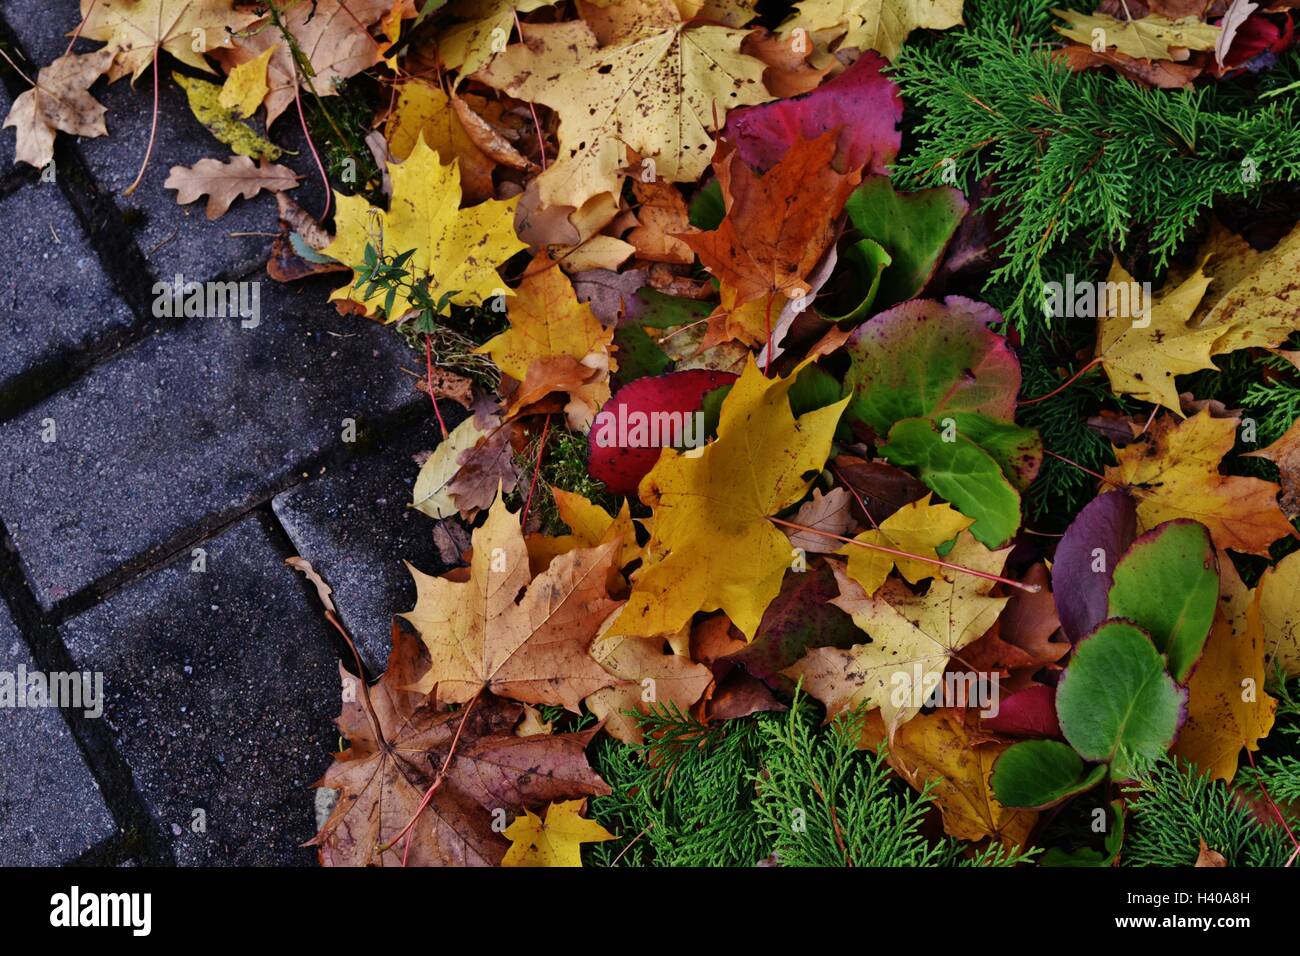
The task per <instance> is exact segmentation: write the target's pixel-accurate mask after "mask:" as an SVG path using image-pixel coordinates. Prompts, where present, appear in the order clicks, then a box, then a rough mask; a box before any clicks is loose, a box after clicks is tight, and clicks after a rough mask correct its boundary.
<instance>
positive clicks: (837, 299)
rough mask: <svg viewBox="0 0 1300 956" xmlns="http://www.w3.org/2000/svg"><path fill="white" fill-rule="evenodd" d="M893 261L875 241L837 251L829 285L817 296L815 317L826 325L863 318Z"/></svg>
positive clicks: (856, 243) (869, 309)
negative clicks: (826, 323)
mask: <svg viewBox="0 0 1300 956" xmlns="http://www.w3.org/2000/svg"><path fill="white" fill-rule="evenodd" d="M891 261H892V260H891V259H890V258H889V253H888V252H886V251H885V247H884V246H882V245H880V243H878V242H876V241H875V240H874V239H859V240H858V241H857V242H855V243H852V244H850V245H847V246H844V247H843V248H842V249H841V250H840V260H839V263H838V264H837V265H836V267H835V271H834V272H833V273H832V274H831V278H830V281H829V282H827V284H826V285H825V286H823V287H822V289H821V291H820V292H819V293H818V294H817V299H818V302H817V313H818V314H819V315H820V316H821V317H822V318H824V319H825V320H826V321H827V322H856V321H857V320H859V319H863V318H866V316H867V315H868V314H869V313H870V312H871V306H872V305H873V304H874V303H875V301H876V293H877V292H878V291H879V289H880V278H881V276H883V275H884V273H885V268H886V267H887V266H888V265H889V263H890V262H891Z"/></svg>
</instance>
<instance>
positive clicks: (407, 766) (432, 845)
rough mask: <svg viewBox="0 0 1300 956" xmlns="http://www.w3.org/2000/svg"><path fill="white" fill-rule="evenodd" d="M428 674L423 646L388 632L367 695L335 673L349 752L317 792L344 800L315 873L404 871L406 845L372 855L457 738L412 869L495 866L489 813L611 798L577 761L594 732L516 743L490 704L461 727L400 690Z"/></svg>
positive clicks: (513, 710) (328, 826)
mask: <svg viewBox="0 0 1300 956" xmlns="http://www.w3.org/2000/svg"><path fill="white" fill-rule="evenodd" d="M425 663H427V662H423V661H422V660H421V648H420V642H419V641H418V640H416V639H415V637H413V636H412V635H410V634H408V633H407V632H405V631H404V630H403V629H402V628H400V627H396V626H395V627H394V629H393V650H392V654H391V656H390V657H389V663H388V670H387V671H385V673H384V676H383V677H382V678H380V680H379V683H378V684H376V685H375V686H374V687H373V688H370V689H369V690H367V689H365V688H362V689H361V691H360V692H357V690H356V688H357V679H356V678H355V677H353V676H352V675H350V674H348V673H347V672H346V671H344V670H343V669H342V668H340V676H341V677H342V679H343V683H344V688H345V694H344V703H343V708H342V712H341V713H340V715H339V718H338V720H337V721H336V723H337V724H338V728H339V730H340V731H341V732H342V734H343V735H344V736H345V737H347V739H348V741H349V744H350V746H349V747H348V748H347V749H346V750H343V751H342V752H340V753H337V754H335V755H334V763H333V764H332V765H331V766H330V768H329V769H328V770H327V771H326V773H325V776H324V777H322V778H321V780H320V781H319V782H318V783H317V784H316V785H317V786H321V787H333V788H335V789H338V790H339V791H340V794H339V800H338V803H337V804H336V805H335V807H334V811H333V813H331V814H330V817H329V819H328V820H327V821H326V823H325V825H324V826H323V827H322V828H321V831H320V833H318V834H317V835H316V837H315V838H314V839H312V840H311V841H310V842H311V844H312V845H314V846H316V847H317V848H318V852H319V856H320V862H321V863H322V865H325V866H385V865H388V866H399V865H401V863H402V859H403V852H404V850H405V846H404V844H403V843H401V842H399V843H397V845H396V846H394V847H393V848H392V849H391V850H389V851H387V852H380V847H382V846H383V845H385V844H387V843H389V842H391V841H392V840H393V839H394V838H395V837H396V836H397V835H398V833H400V832H401V831H402V829H403V828H404V827H405V826H406V825H407V823H408V822H409V821H410V820H411V819H412V818H413V817H414V815H415V813H416V811H417V809H418V808H419V806H420V802H421V800H422V799H423V797H424V795H425V792H426V791H427V790H428V789H429V787H430V786H431V785H432V783H433V781H434V779H435V776H436V774H437V771H438V770H439V769H440V768H441V767H442V765H443V763H444V762H445V761H446V753H447V749H448V748H449V747H450V746H451V744H452V741H453V740H454V739H455V738H456V736H457V732H458V730H459V731H460V739H459V740H458V741H457V743H456V752H455V756H454V757H453V759H452V760H451V762H450V763H449V764H448V765H447V775H446V777H445V778H444V779H443V782H442V784H441V785H440V786H439V788H438V790H437V791H435V792H434V794H433V795H432V797H431V798H430V800H429V804H428V806H427V807H426V808H425V809H424V811H423V815H422V816H421V817H420V824H419V825H418V826H416V827H414V828H413V829H412V830H411V836H410V841H411V845H410V851H409V858H408V860H407V862H408V863H409V864H410V865H413V866H495V865H497V864H498V863H499V862H500V861H501V859H502V857H503V856H504V855H505V853H506V850H507V844H506V841H505V840H504V839H502V837H501V835H500V834H499V833H498V832H496V830H495V829H494V828H493V826H492V823H493V811H495V810H498V809H504V810H507V811H513V812H519V811H522V810H523V809H524V807H525V806H526V805H535V804H538V803H543V802H546V801H548V800H555V799H563V798H566V797H582V796H587V795H598V794H607V793H609V788H608V787H607V786H605V784H604V782H603V781H602V780H601V779H600V777H599V776H598V775H597V774H596V773H595V772H594V771H593V770H592V769H591V768H590V766H588V764H587V760H586V756H585V754H584V750H585V748H586V746H587V744H588V743H589V742H590V740H591V737H592V735H593V732H592V731H587V732H585V733H579V734H556V735H552V736H546V737H528V738H522V737H517V736H515V735H514V734H513V733H512V728H513V727H514V726H515V724H516V723H518V721H519V718H520V716H521V715H522V708H521V707H520V706H519V705H518V704H512V703H508V702H506V701H501V700H497V699H495V698H487V699H484V700H482V701H479V702H477V704H476V705H475V707H474V710H472V711H470V712H469V714H468V716H467V715H465V714H463V713H462V712H459V711H450V712H439V711H437V710H436V709H434V707H433V706H432V704H431V702H430V701H429V700H427V699H426V698H425V696H424V695H423V694H419V693H415V692H412V691H410V690H408V689H407V687H408V685H409V684H410V683H412V682H413V681H414V680H415V679H416V677H417V676H418V674H419V672H420V670H421V669H422V667H423V666H424V664H425ZM349 688H350V689H351V692H350V693H349V692H347V691H348V689H349ZM462 721H463V723H464V727H463V729H462V728H461V724H462Z"/></svg>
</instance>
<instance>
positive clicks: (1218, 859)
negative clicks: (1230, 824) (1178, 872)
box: [1192, 837, 1228, 867]
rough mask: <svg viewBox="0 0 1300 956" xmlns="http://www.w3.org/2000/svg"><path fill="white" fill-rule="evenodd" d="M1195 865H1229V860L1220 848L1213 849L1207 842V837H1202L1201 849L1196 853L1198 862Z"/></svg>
mask: <svg viewBox="0 0 1300 956" xmlns="http://www.w3.org/2000/svg"><path fill="white" fill-rule="evenodd" d="M1192 865H1193V866H1214V867H1219V866H1227V865H1228V860H1227V857H1225V856H1224V855H1223V854H1222V853H1220V852H1219V851H1218V850H1211V849H1210V848H1209V846H1208V845H1207V844H1206V842H1205V837H1201V849H1200V852H1199V853H1197V854H1196V862H1195V863H1193V864H1192Z"/></svg>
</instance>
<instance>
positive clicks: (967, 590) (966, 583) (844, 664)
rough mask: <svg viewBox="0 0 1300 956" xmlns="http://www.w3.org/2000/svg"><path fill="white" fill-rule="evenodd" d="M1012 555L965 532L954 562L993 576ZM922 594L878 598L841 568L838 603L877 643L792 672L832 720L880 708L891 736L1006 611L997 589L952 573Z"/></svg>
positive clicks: (821, 651)
mask: <svg viewBox="0 0 1300 956" xmlns="http://www.w3.org/2000/svg"><path fill="white" fill-rule="evenodd" d="M1008 553H1010V552H1009V550H1002V551H989V550H988V549H986V548H984V547H983V546H982V545H980V544H979V543H978V542H976V541H975V540H974V539H973V538H971V537H970V535H969V533H967V532H963V533H962V534H961V536H960V537H959V538H958V539H957V544H956V545H955V546H954V547H953V548H952V550H951V551H950V552H949V554H948V560H950V561H951V562H953V563H954V564H959V565H961V566H963V567H967V568H973V569H975V570H977V571H983V572H986V573H989V574H997V573H998V572H999V571H1001V570H1002V565H1003V563H1004V562H1005V561H1006V557H1007V554H1008ZM944 573H945V574H950V575H951V576H952V579H951V580H949V579H947V578H943V577H939V578H936V579H935V580H934V581H933V582H932V583H931V584H930V588H929V590H928V591H926V593H925V594H923V595H916V594H912V593H911V592H910V591H907V590H906V589H905V588H903V587H901V586H899V587H896V588H885V589H884V590H882V591H881V593H880V594H879V595H877V596H875V597H872V596H871V595H869V594H867V593H866V592H865V591H864V590H863V589H862V587H861V585H859V584H858V583H857V582H856V581H854V580H853V579H851V578H849V577H848V576H846V575H845V574H844V573H842V572H841V571H840V570H839V569H838V568H836V569H835V574H836V578H837V579H838V581H839V586H840V596H839V597H838V598H836V599H835V601H834V602H832V603H834V604H835V605H836V606H837V607H839V608H840V609H842V610H844V611H846V612H847V613H848V614H850V615H852V617H853V623H854V624H856V625H857V626H858V627H859V628H860V629H861V630H863V631H865V632H866V633H867V634H869V635H870V637H871V641H870V643H866V644H857V645H854V646H853V647H851V648H849V649H847V650H841V649H839V648H826V647H823V648H817V649H815V650H812V651H810V652H809V653H808V655H807V656H806V657H804V658H803V659H802V660H800V661H799V662H798V663H796V664H795V665H794V666H792V667H790V668H789V669H787V670H786V672H785V673H786V674H787V675H789V676H790V677H792V678H795V679H798V678H803V682H804V687H805V688H806V689H807V690H808V693H810V694H812V695H813V696H814V697H816V698H817V699H818V700H820V701H821V702H822V703H823V704H825V705H826V714H827V717H828V718H829V717H834V716H836V715H837V714H840V713H842V712H844V711H846V710H852V709H853V708H854V707H858V706H866V707H879V708H880V714H881V717H882V718H883V720H884V721H885V726H886V728H888V730H889V732H890V734H891V735H892V734H893V733H894V732H895V731H897V729H898V728H899V727H900V726H901V725H902V724H904V723H906V722H907V721H908V720H910V719H912V717H914V716H915V715H916V714H917V713H919V712H920V710H921V706H922V704H923V703H924V701H925V699H926V698H928V697H929V696H930V693H929V692H930V689H931V686H932V684H933V682H935V681H936V679H937V678H938V677H939V675H942V674H943V672H944V670H946V669H947V667H948V663H949V661H951V660H953V659H955V658H957V659H959V658H960V655H959V654H958V653H957V652H958V651H960V650H961V649H962V648H964V647H965V646H966V645H968V644H970V643H972V642H973V641H975V640H976V639H978V638H979V637H980V636H981V635H983V634H984V633H985V632H986V631H987V630H988V629H989V628H990V627H992V626H993V622H994V621H996V620H997V618H998V615H999V614H1000V613H1002V608H1003V607H1005V606H1006V603H1007V599H1006V598H1004V597H992V596H990V594H989V591H990V590H991V589H992V587H993V582H992V581H989V580H986V579H984V578H978V577H975V576H973V575H969V574H962V573H959V572H952V571H945V572H944Z"/></svg>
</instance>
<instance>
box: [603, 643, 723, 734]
mask: <svg viewBox="0 0 1300 956" xmlns="http://www.w3.org/2000/svg"><path fill="white" fill-rule="evenodd" d="M591 656H592V657H594V658H595V659H596V660H598V661H599V662H600V665H601V666H602V667H604V668H605V670H607V671H609V672H610V673H611V674H613V675H614V676H615V677H617V678H619V683H617V684H615V685H614V686H613V687H606V688H603V689H601V690H598V691H596V692H595V693H594V694H592V695H591V696H590V697H588V698H587V699H586V701H584V703H585V704H586V705H587V709H588V710H590V711H591V712H592V713H593V714H595V715H596V717H597V719H599V720H601V721H604V728H605V730H606V731H608V732H609V734H610V735H611V736H613V737H615V738H617V739H618V740H621V741H623V743H625V744H630V745H639V744H640V743H641V742H642V739H643V735H642V732H641V726H640V724H639V723H638V722H637V720H636V719H635V717H633V716H629V712H632V713H635V712H640V713H646V712H647V711H648V710H649V708H650V707H676V708H677V709H678V710H679V711H681V712H682V713H685V712H686V711H688V710H689V709H690V707H691V705H692V704H694V703H695V702H696V701H697V700H699V699H700V695H701V694H703V693H704V691H705V689H706V688H707V687H708V686H709V684H710V683H712V681H713V674H712V673H711V672H710V671H709V669H708V668H707V667H705V666H704V665H703V664H697V663H695V662H694V661H692V660H691V659H690V658H689V657H686V656H683V655H680V654H674V653H672V652H671V651H665V647H664V641H663V639H662V638H655V637H627V636H626V635H622V634H616V633H614V631H613V630H611V631H609V632H607V633H606V634H604V635H602V636H600V637H598V638H596V640H595V642H594V643H593V644H592V646H591Z"/></svg>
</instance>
